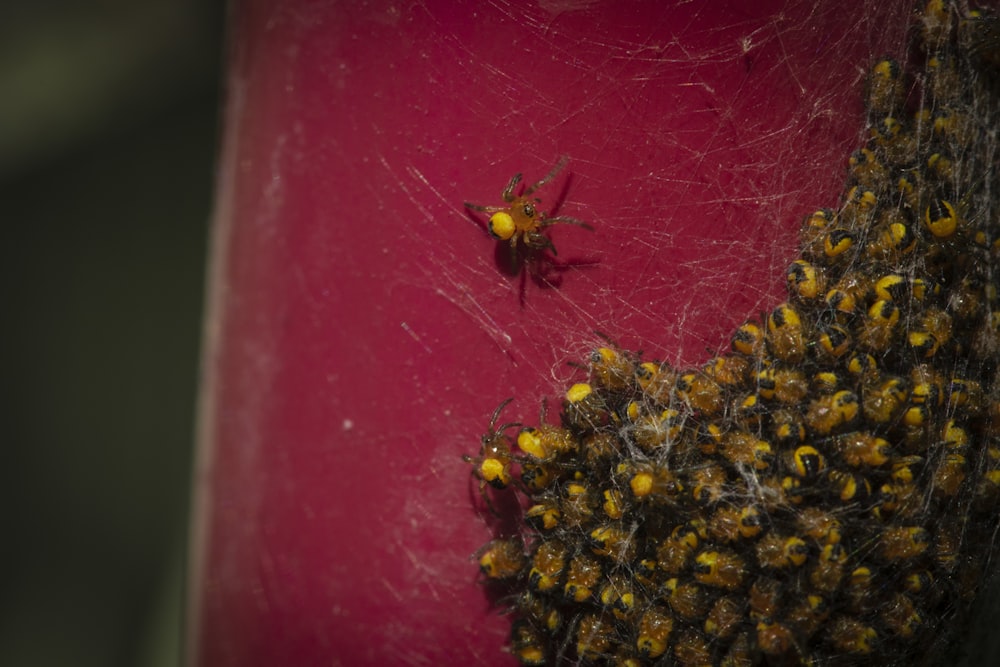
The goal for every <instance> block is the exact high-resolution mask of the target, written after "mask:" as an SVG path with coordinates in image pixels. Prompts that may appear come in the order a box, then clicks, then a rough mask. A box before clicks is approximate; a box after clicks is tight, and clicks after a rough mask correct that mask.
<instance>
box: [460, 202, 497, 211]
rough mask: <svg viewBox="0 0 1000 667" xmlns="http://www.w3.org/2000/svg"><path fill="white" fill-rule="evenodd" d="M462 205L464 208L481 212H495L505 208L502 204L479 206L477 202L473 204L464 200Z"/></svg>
mask: <svg viewBox="0 0 1000 667" xmlns="http://www.w3.org/2000/svg"><path fill="white" fill-rule="evenodd" d="M463 206H465V208H468V209H472V210H473V211H480V212H482V213H496V212H498V211H506V210H507V209H506V208H505V207H503V206H480V205H479V204H473V203H471V202H465V203H464V204H463Z"/></svg>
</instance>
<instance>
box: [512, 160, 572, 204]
mask: <svg viewBox="0 0 1000 667" xmlns="http://www.w3.org/2000/svg"><path fill="white" fill-rule="evenodd" d="M567 162H569V158H568V157H567V156H565V155H563V156H562V157H560V158H559V161H558V162H556V166H554V167H552V171H550V172H549V173H547V174H546V175H545V176H543V177H542V180H540V181H538V182H537V183H535V184H533V185H531V186H529V187H528V188H527V189H526V190H525V191H524V194H522V195H521V196H522V197H527V196H528V195H530V194H531V193H532V192H534V191H535V190H537V189H538V188H540V187H542V186H543V185H545V184H546V183H548V182H549V181H551V180H552V179H553V178H555V177H556V175H557V174H558V173H559V172H560V171H562V170H563V167H565V166H566V163H567Z"/></svg>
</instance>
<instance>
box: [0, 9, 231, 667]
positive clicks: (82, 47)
mask: <svg viewBox="0 0 1000 667" xmlns="http://www.w3.org/2000/svg"><path fill="white" fill-rule="evenodd" d="M6 5H15V6H14V7H8V6H6ZM223 13H224V12H223V8H222V7H221V3H219V2H203V1H201V0H142V1H140V2H134V1H129V0H103V1H98V2H87V3H79V2H73V1H71V0H47V1H45V2H39V3H31V4H29V3H4V6H3V7H2V8H0V220H2V223H3V226H2V229H3V240H2V241H0V247H2V249H3V250H2V253H3V254H2V261H0V267H2V278H0V282H2V284H3V289H2V293H3V294H4V299H3V303H4V308H3V315H2V318H3V327H2V331H3V334H2V338H0V355H2V366H0V368H2V369H3V371H2V372H3V380H4V381H3V383H2V386H3V397H2V403H0V404H2V406H3V410H2V412H0V415H2V419H3V422H4V426H5V427H4V428H3V430H2V436H0V437H2V438H3V448H2V451H3V453H4V457H3V463H2V466H0V470H2V472H0V475H2V480H0V489H2V492H0V493H2V495H0V498H2V501H3V502H2V509H0V512H2V514H0V516H2V517H3V540H2V547H0V573H2V574H0V576H2V578H3V579H2V582H0V587H2V588H0V591H2V592H0V664H2V665H39V666H43V667H44V666H47V665H76V666H83V667H86V666H88V665H101V666H108V665H110V666H114V665H156V666H158V665H176V664H178V662H179V657H180V637H181V633H182V624H181V612H182V605H183V581H184V576H185V573H184V567H185V565H184V563H185V559H186V549H187V508H188V503H189V501H188V496H189V491H190V469H191V460H192V442H193V433H194V414H195V396H196V387H197V377H198V348H199V342H200V337H201V331H200V320H201V308H202V301H203V292H204V287H203V280H204V274H205V254H206V240H207V234H208V232H207V229H208V220H209V216H210V212H211V201H212V189H213V185H214V163H215V155H216V145H217V140H218V135H219V132H218V129H219V127H218V126H219V105H220V98H221V93H220V72H221V68H222V61H223V47H222V44H223Z"/></svg>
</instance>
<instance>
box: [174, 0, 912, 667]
mask: <svg viewBox="0 0 1000 667" xmlns="http://www.w3.org/2000/svg"><path fill="white" fill-rule="evenodd" d="M665 4H666V3H662V2H654V1H648V2H639V3H635V4H634V5H632V6H627V5H623V4H621V3H612V2H605V1H604V0H598V1H596V2H592V3H588V2H570V1H562V2H560V1H555V0H548V1H547V2H540V3H537V4H534V5H529V4H528V3H513V4H499V3H494V4H486V3H479V2H426V3H405V4H392V3H389V2H385V1H383V0H375V1H373V2H369V3H365V4H362V3H343V4H338V3H318V2H306V1H304V0H284V1H283V2H282V1H278V2H275V1H264V0H251V1H248V2H243V3H237V5H236V6H234V12H233V17H232V23H231V43H232V49H231V59H230V62H229V64H228V68H229V69H228V72H229V74H228V88H227V93H226V94H227V100H228V104H227V110H226V113H225V117H224V125H225V142H224V145H223V147H222V157H221V172H220V186H219V199H218V211H217V216H216V220H215V249H214V252H215V256H214V266H213V275H214V278H213V283H212V285H211V287H210V290H211V294H212V299H211V308H210V312H209V313H208V318H209V320H208V336H207V339H206V350H205V355H206V356H205V368H206V382H205V385H204V400H203V428H202V442H201V448H202V450H201V463H200V464H199V470H198V471H197V486H198V490H197V496H196V513H197V517H196V531H195V543H194V547H193V550H194V564H193V568H192V585H191V617H190V623H191V632H190V633H189V638H188V639H189V643H190V652H191V656H192V663H193V664H198V665H204V666H206V667H207V666H209V665H211V666H213V667H214V666H225V665H241V666H244V665H329V664H334V665H336V664H344V665H382V664H406V665H410V664H413V665H439V664H510V663H512V662H513V660H512V659H511V658H510V657H509V656H507V655H505V654H504V653H503V652H502V646H503V644H504V643H505V639H506V634H507V630H508V627H509V623H508V620H507V619H506V618H505V617H503V616H502V615H500V614H499V613H498V611H497V609H496V608H493V607H491V605H490V602H489V600H488V599H487V598H486V596H485V595H484V592H483V590H482V588H481V587H480V586H478V585H477V572H476V567H475V563H474V562H473V560H471V558H470V556H471V554H472V553H474V552H475V551H476V549H477V548H478V547H479V546H480V545H481V544H482V543H483V542H484V541H486V540H487V539H488V538H489V537H490V532H489V527H488V525H487V520H486V519H487V517H484V516H483V514H482V513H481V512H479V511H477V509H476V508H477V505H478V504H479V498H478V487H477V485H476V483H475V482H474V481H473V480H471V479H470V476H469V472H470V470H469V468H470V467H469V465H468V464H466V463H464V462H463V461H462V459H461V455H462V454H465V453H475V452H476V451H478V446H479V436H480V435H481V434H482V433H483V431H484V430H485V429H486V426H487V422H488V419H489V414H490V413H491V412H492V411H493V409H494V408H495V407H496V405H498V404H499V403H500V401H501V400H503V399H505V398H507V397H509V396H515V397H516V400H515V401H514V403H513V404H512V405H511V406H509V407H508V408H507V412H506V413H505V417H507V418H509V419H521V420H525V421H527V422H533V421H535V420H536V419H537V414H538V409H539V404H540V401H541V399H542V398H543V397H555V398H558V397H559V396H561V393H562V392H563V391H564V390H565V388H566V386H568V384H569V382H571V381H572V379H573V378H574V377H576V376H578V375H579V371H578V370H575V369H574V368H573V367H571V366H568V365H567V362H570V361H579V360H581V359H583V358H584V357H585V355H586V353H587V352H588V351H589V350H590V349H591V348H592V347H593V346H594V345H595V343H596V342H598V341H599V340H600V338H598V336H597V335H596V334H595V331H600V332H604V333H605V334H607V335H608V336H610V337H612V338H613V339H615V340H617V341H619V342H620V343H621V345H622V346H623V347H625V348H628V349H636V348H639V349H642V350H643V351H644V352H645V356H647V357H653V358H661V359H667V360H670V361H673V362H685V363H694V362H697V361H699V360H702V359H704V358H706V357H707V356H708V354H709V353H708V352H707V351H706V348H710V349H711V350H715V349H718V348H720V347H721V346H725V345H727V342H728V337H729V335H730V333H731V332H732V330H733V329H734V328H735V326H737V325H738V324H740V323H741V322H742V321H744V320H745V319H747V318H749V317H752V316H754V315H755V314H756V313H758V312H759V311H760V310H761V309H764V308H769V307H771V306H773V305H775V304H776V303H777V302H778V301H780V300H781V297H782V282H783V280H784V278H783V276H784V268H785V265H786V264H787V262H788V261H789V260H790V259H791V258H792V256H793V255H794V253H795V247H796V229H797V227H798V224H799V222H800V220H801V219H802V217H803V216H804V215H805V214H806V213H808V212H810V211H811V210H813V209H814V208H816V207H819V206H833V205H836V203H837V198H838V196H839V193H840V190H841V186H842V182H843V177H844V171H845V167H846V159H847V155H848V153H849V152H850V151H851V150H853V149H854V148H856V147H857V146H858V145H859V143H860V137H861V136H862V134H863V125H862V123H863V118H862V109H863V105H862V101H861V94H862V90H863V76H864V75H863V71H864V69H865V68H866V67H867V66H868V65H869V64H870V63H871V61H872V59H873V58H874V57H876V56H878V55H881V54H883V53H885V52H890V53H892V52H895V53H899V52H900V50H901V45H902V44H903V27H902V24H903V23H905V20H906V19H905V15H906V11H905V10H900V9H898V8H897V9H895V10H893V9H892V8H887V7H884V6H882V5H879V6H877V7H869V8H868V10H867V11H862V12H859V11H858V9H856V8H855V9H851V10H848V9H846V6H845V4H844V3H843V2H832V1H829V2H828V1H824V2H820V3H819V6H818V7H817V6H816V3H814V2H812V1H809V2H798V1H796V0H789V1H788V2H769V3H756V4H757V5H758V8H756V9H754V10H753V11H752V12H749V11H748V10H746V9H745V7H744V5H745V4H746V3H744V2H735V1H734V2H713V3H689V4H681V5H680V6H677V7H669V6H664V5H665ZM765 4H766V5H768V6H766V7H763V8H761V7H762V5H765ZM904 4H906V3H904ZM901 16H902V17H904V18H902V19H901V18H900V17H901ZM560 155H568V156H569V158H570V162H569V166H568V167H567V168H566V169H565V170H564V172H563V173H562V174H560V176H559V178H557V179H556V180H555V181H554V182H553V183H552V184H550V185H549V186H547V187H546V188H544V189H543V190H542V191H540V193H539V194H540V196H541V197H542V198H543V199H544V201H545V204H546V205H551V204H553V203H554V202H556V201H558V202H559V212H560V213H561V214H564V215H570V216H574V217H577V218H581V219H584V220H587V221H589V222H591V223H592V224H593V225H594V227H595V231H594V232H592V233H591V232H588V231H585V230H582V229H579V228H576V227H570V226H560V227H554V228H553V230H552V237H553V239H554V240H555V243H556V246H557V248H558V249H559V251H560V254H559V256H558V258H557V260H556V261H555V262H552V263H545V262H543V263H542V264H539V265H531V266H529V267H527V268H526V270H527V271H528V273H527V274H525V275H523V276H522V275H517V276H511V275H509V274H508V273H505V272H504V271H503V266H502V264H503V260H504V258H505V254H504V251H503V249H502V248H501V249H500V250H499V251H498V250H497V245H496V242H494V241H493V240H491V239H490V238H489V237H488V236H487V235H486V233H485V231H484V227H483V223H484V220H483V217H482V216H477V215H470V214H469V213H468V212H467V211H466V210H465V209H464V208H463V206H462V202H463V201H466V200H468V201H473V202H476V203H480V204H488V205H491V204H498V203H500V191H501V190H502V188H503V186H504V185H505V184H506V182H507V181H508V179H509V178H510V176H511V175H512V174H513V173H514V172H516V171H524V172H525V178H526V180H527V181H529V182H531V181H533V180H535V179H537V178H539V177H541V176H542V175H544V174H545V173H546V172H547V171H548V170H549V169H550V168H551V166H552V165H553V164H554V163H555V161H556V160H557V159H558V157H559V156H560ZM546 279H548V281H549V283H554V284H549V283H546ZM555 404H557V402H556V403H554V405H555ZM554 411H555V407H553V412H554ZM487 516H488V515H487Z"/></svg>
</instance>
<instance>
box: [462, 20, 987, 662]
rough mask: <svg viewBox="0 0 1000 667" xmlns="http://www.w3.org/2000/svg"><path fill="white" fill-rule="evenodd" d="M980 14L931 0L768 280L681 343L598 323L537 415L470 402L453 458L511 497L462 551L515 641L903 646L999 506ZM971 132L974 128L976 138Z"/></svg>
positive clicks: (521, 644)
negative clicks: (704, 345) (632, 335)
mask: <svg viewBox="0 0 1000 667" xmlns="http://www.w3.org/2000/svg"><path fill="white" fill-rule="evenodd" d="M997 25H998V20H997V18H996V16H995V15H993V14H989V13H985V12H978V11H968V10H959V9H958V8H956V7H954V6H951V5H949V4H945V3H944V2H942V1H941V0H931V2H929V3H928V4H927V5H926V6H925V7H924V8H923V9H922V12H921V13H920V15H919V20H918V21H917V24H916V28H915V31H914V32H915V38H914V46H913V51H914V55H913V60H915V61H917V62H916V64H917V65H918V66H919V67H915V68H914V69H916V70H917V72H918V73H917V74H915V75H911V74H910V73H908V71H907V69H906V68H904V67H902V66H901V65H900V64H898V63H897V62H895V61H893V60H890V59H885V60H882V61H880V62H878V63H876V64H875V65H874V66H873V67H872V69H871V72H870V76H869V83H868V90H867V104H868V110H869V119H870V127H871V135H870V139H869V140H868V141H867V143H866V145H865V146H864V147H862V148H861V149H859V150H858V151H856V152H855V153H854V154H853V155H852V156H851V157H850V167H849V179H848V183H847V186H846V188H845V190H846V192H845V195H844V197H843V201H842V203H841V204H840V206H839V208H837V209H836V210H826V209H820V210H816V211H815V212H813V213H811V214H809V215H808V216H806V219H805V222H804V224H803V227H802V231H801V256H800V258H799V259H796V260H795V261H794V262H792V264H791V265H790V266H789V268H788V271H787V288H788V300H787V301H786V302H785V303H782V304H780V305H778V306H777V307H775V308H774V309H773V310H772V311H771V312H770V313H766V314H764V315H763V316H762V317H761V319H760V320H759V321H750V322H747V323H746V324H744V325H743V326H741V327H740V328H739V329H738V330H737V331H736V332H735V334H734V335H733V337H732V342H731V352H728V353H726V354H722V355H720V356H717V357H716V358H714V359H711V360H710V361H708V362H707V363H705V364H704V365H703V366H701V367H700V368H693V369H676V368H673V367H671V366H670V365H668V364H666V363H660V362H656V361H644V360H643V359H642V358H641V357H640V356H639V355H638V354H633V353H630V352H627V351H624V350H621V349H618V348H617V347H616V346H615V345H613V344H609V345H608V346H605V347H600V348H598V349H596V350H595V351H594V352H593V353H592V354H591V356H590V359H589V364H588V369H589V370H588V377H587V378H585V380H586V381H584V382H580V383H578V384H575V385H573V386H572V387H570V388H569V390H568V391H567V393H566V395H565V399H564V401H563V406H562V412H561V423H560V425H558V426H556V425H552V424H547V423H545V421H544V418H543V419H542V420H540V421H541V423H540V424H539V425H538V426H534V427H532V426H527V427H525V426H522V425H521V424H518V423H508V424H504V425H502V426H500V427H497V426H496V424H497V422H498V421H499V416H500V413H501V411H502V410H503V409H504V408H505V407H506V405H507V402H504V403H503V404H501V406H500V407H499V408H498V409H497V411H496V413H494V415H493V418H492V421H491V424H490V429H489V433H488V434H487V435H486V436H484V438H483V442H482V448H481V451H480V455H479V456H478V457H475V458H472V457H468V460H470V461H472V462H473V463H474V464H475V469H474V472H475V474H476V475H477V476H478V477H479V478H480V480H481V481H482V485H483V487H484V489H483V490H484V493H486V492H487V491H486V489H485V486H486V485H490V486H492V487H493V488H494V489H496V491H495V492H496V493H519V494H520V495H522V496H524V498H525V506H526V508H527V509H526V510H525V511H524V516H523V527H522V529H521V530H520V532H519V533H518V534H516V535H514V536H512V537H502V538H498V539H496V540H493V541H491V542H490V543H488V544H487V545H485V546H484V547H483V548H482V549H481V550H480V552H479V554H478V557H479V564H480V567H481V570H482V573H483V576H484V577H485V579H486V580H487V581H490V582H496V584H497V585H499V586H502V587H503V589H504V591H505V595H504V597H503V599H504V601H505V603H506V604H507V606H508V607H509V609H510V612H511V613H512V614H513V616H514V621H513V625H512V632H511V647H510V650H511V651H512V653H513V654H514V656H515V657H517V659H518V660H520V662H521V663H523V664H525V665H543V664H561V663H564V662H572V661H577V662H580V663H585V664H590V663H593V664H613V665H648V664H669V665H757V664H772V665H779V664H780V665H786V664H787V665H799V664H802V665H848V664H850V665H858V664H889V665H891V664H927V663H930V662H931V661H933V660H934V659H937V658H939V657H940V655H941V653H942V652H944V651H946V650H947V649H948V647H949V642H948V641H947V640H946V639H943V638H942V635H947V634H948V632H947V631H946V629H947V628H951V629H954V628H956V627H958V626H960V625H961V621H962V619H963V618H965V616H966V615H967V614H968V610H969V606H970V604H971V602H972V600H973V598H974V595H975V593H976V592H977V589H978V588H979V586H980V583H981V581H980V580H981V578H982V577H983V575H984V573H985V571H986V569H987V564H988V562H989V561H990V559H991V557H992V555H993V554H994V550H995V539H994V536H995V533H996V531H997V530H998V528H1000V521H998V519H1000V515H998V512H997V510H998V508H1000V385H998V383H997V379H996V375H997V351H998V340H1000V338H998V337H1000V304H998V297H997V278H996V276H994V275H993V268H992V267H993V266H994V264H995V260H996V258H997V256H998V255H1000V193H997V192H995V191H994V188H996V187H998V186H1000V183H997V182H996V181H997V174H998V171H997V166H998V160H1000V154H998V153H997V152H996V148H995V146H996V141H995V139H996V137H995V135H996V133H997V132H998V128H1000V83H998V69H997V67H998V61H1000V44H998V28H997ZM983 137H989V138H990V140H989V141H984V139H983Z"/></svg>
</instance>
